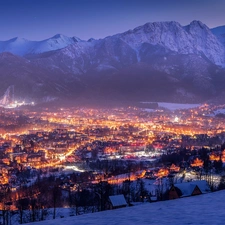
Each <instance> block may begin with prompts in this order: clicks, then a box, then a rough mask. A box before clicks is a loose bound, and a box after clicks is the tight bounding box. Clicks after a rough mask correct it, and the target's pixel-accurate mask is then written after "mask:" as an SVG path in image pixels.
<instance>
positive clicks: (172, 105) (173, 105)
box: [142, 102, 201, 111]
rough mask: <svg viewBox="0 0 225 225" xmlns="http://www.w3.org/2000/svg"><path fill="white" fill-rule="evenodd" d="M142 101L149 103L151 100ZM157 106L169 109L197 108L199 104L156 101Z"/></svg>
mask: <svg viewBox="0 0 225 225" xmlns="http://www.w3.org/2000/svg"><path fill="white" fill-rule="evenodd" d="M142 103H151V102H142ZM157 103H158V106H159V107H162V108H165V109H169V110H171V111H174V110H178V109H192V108H197V107H199V106H200V105H201V104H180V103H168V102H157Z"/></svg>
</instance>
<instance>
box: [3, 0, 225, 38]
mask: <svg viewBox="0 0 225 225" xmlns="http://www.w3.org/2000/svg"><path fill="white" fill-rule="evenodd" d="M171 20H175V21H178V22H179V23H181V24H182V25H187V24H189V23H190V22H191V21H192V20H201V21H202V22H203V23H205V24H206V25H208V26H209V27H216V26H220V25H225V0H0V40H7V39H10V38H13V37H17V36H18V37H23V38H26V39H29V40H42V39H46V38H49V37H51V36H54V35H55V34H57V33H60V34H64V35H66V36H77V37H79V38H81V39H84V40H87V39H89V38H91V37H93V38H104V37H106V36H108V35H113V34H116V33H120V32H124V31H126V30H129V29H133V28H135V27H136V26H139V25H143V24H145V23H147V22H155V21H171Z"/></svg>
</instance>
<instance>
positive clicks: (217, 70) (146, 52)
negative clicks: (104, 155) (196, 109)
mask: <svg viewBox="0 0 225 225" xmlns="http://www.w3.org/2000/svg"><path fill="white" fill-rule="evenodd" d="M224 37H225V29H224V27H222V28H221V27H219V28H214V29H212V30H210V29H209V28H208V27H207V26H206V25H205V24H203V23H201V22H200V21H193V22H191V23H190V24H189V25H188V26H181V25H180V24H179V23H177V22H156V23H147V24H145V25H143V26H140V27H137V28H135V29H133V30H129V31H127V32H124V33H121V34H116V35H114V36H109V37H106V38H104V39H99V40H94V39H90V40H88V41H83V40H80V39H78V38H75V37H72V38H69V37H66V36H63V35H56V36H54V37H52V38H50V39H47V40H44V41H40V42H34V41H27V40H25V39H18V38H16V39H11V40H9V41H5V42H3V41H2V42H0V52H2V53H0V79H1V80H2V81H4V82H2V85H1V87H0V94H1V93H3V92H4V90H5V89H6V88H7V86H9V85H12V84H13V85H15V93H16V95H18V96H21V97H23V98H24V97H29V98H38V99H40V98H42V99H43V98H46V97H53V98H55V97H56V98H64V97H66V98H71V99H82V98H91V99H103V100H104V99H113V100H135V101H146V100H151V101H180V102H190V101H192V102H193V101H195V102H196V101H202V100H207V99H210V98H214V97H217V96H220V95H221V94H223V89H224V88H223V82H224V81H225V69H224V66H225V45H224V43H225V38H224ZM9 52H10V53H9Z"/></svg>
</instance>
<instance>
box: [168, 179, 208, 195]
mask: <svg viewBox="0 0 225 225" xmlns="http://www.w3.org/2000/svg"><path fill="white" fill-rule="evenodd" d="M209 192H211V190H210V187H209V185H208V183H207V182H206V181H205V180H196V181H192V182H184V183H179V184H174V185H172V187H171V188H170V190H169V199H176V198H182V197H188V196H193V195H200V194H206V193H209Z"/></svg>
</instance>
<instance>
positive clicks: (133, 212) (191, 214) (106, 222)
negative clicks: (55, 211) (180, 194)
mask: <svg viewBox="0 0 225 225" xmlns="http://www.w3.org/2000/svg"><path fill="white" fill-rule="evenodd" d="M224 204H225V191H219V192H214V193H210V194H204V195H199V196H193V197H188V198H182V199H177V200H170V201H163V202H156V203H145V204H141V205H137V206H133V207H127V208H122V209H116V210H110V211H103V212H98V213H92V214H85V215H81V216H73V217H68V218H62V219H56V220H49V221H43V222H37V223H29V224H30V225H61V224H66V225H74V224H79V225H89V224H90V225H95V224H96V225H113V224H114V225H118V224H119V225H123V224H124V225H127V224H129V225H136V224H140V225H145V224H158V225H164V224H165V225H166V224H173V225H180V224H182V225H183V224H210V225H212V224H213V225H216V224H225V210H224Z"/></svg>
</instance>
